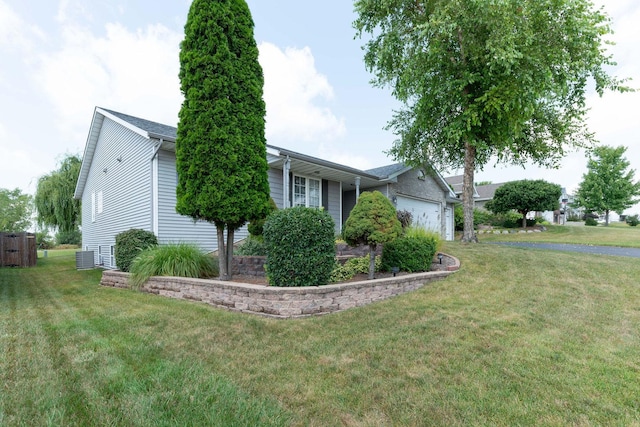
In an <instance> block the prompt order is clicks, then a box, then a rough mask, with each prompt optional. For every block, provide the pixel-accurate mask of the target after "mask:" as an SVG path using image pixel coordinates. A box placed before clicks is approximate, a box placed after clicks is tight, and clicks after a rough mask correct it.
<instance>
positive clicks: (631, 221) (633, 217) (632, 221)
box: [625, 215, 640, 227]
mask: <svg viewBox="0 0 640 427" xmlns="http://www.w3.org/2000/svg"><path fill="white" fill-rule="evenodd" d="M625 221H626V223H627V224H629V225H630V226H632V227H636V226H637V225H638V224H640V218H638V215H630V216H628V217H627V218H626V219H625Z"/></svg>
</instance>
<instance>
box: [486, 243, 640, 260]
mask: <svg viewBox="0 0 640 427" xmlns="http://www.w3.org/2000/svg"><path fill="white" fill-rule="evenodd" d="M487 244H492V245H507V246H517V247H521V248H534V249H547V250H552V251H568V252H582V253H586V254H595V255H612V256H626V257H632V258H640V248H621V247H619V246H591V245H573V244H565V243H530V242H487Z"/></svg>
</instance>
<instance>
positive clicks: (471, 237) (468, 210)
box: [462, 141, 478, 243]
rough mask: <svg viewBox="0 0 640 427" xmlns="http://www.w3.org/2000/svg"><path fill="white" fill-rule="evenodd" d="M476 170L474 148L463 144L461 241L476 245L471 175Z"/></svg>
mask: <svg viewBox="0 0 640 427" xmlns="http://www.w3.org/2000/svg"><path fill="white" fill-rule="evenodd" d="M475 169H476V148H475V147H474V146H472V145H471V144H470V143H469V142H468V141H465V143H464V178H463V181H462V210H463V212H464V228H463V231H462V241H463V242H465V243H471V242H473V243H477V242H478V237H477V236H476V232H475V230H474V229H473V204H474V201H473V174H474V172H475Z"/></svg>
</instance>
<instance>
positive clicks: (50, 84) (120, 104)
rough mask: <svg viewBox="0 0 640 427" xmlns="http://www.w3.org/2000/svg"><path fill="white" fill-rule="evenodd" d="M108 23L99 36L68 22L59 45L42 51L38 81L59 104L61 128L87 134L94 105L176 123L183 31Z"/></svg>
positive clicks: (180, 98) (152, 26) (82, 134)
mask: <svg viewBox="0 0 640 427" xmlns="http://www.w3.org/2000/svg"><path fill="white" fill-rule="evenodd" d="M105 28H106V34H105V36H104V37H97V36H95V35H94V34H93V33H91V32H90V31H88V30H86V29H83V28H80V27H77V26H67V27H65V28H64V31H63V45H62V47H61V49H59V50H57V51H56V52H53V53H49V54H43V55H42V56H41V59H40V64H39V69H38V72H37V80H38V82H39V83H40V85H41V87H42V89H43V90H44V92H45V93H46V94H47V96H48V97H49V99H50V101H51V103H52V104H53V106H54V107H55V111H56V113H57V115H58V116H59V118H60V122H59V124H60V128H61V130H62V131H63V132H64V133H65V134H66V135H72V136H74V137H75V138H78V137H80V139H82V136H85V137H86V131H87V127H88V123H89V119H90V117H91V112H92V111H93V107H95V106H96V105H98V106H101V107H105V108H112V109H115V110H120V111H122V112H124V113H129V114H132V115H137V116H141V117H145V118H148V119H150V120H157V121H160V122H162V123H166V124H169V125H175V124H176V123H177V113H178V110H179V109H180V104H181V102H182V95H181V94H180V89H179V80H178V71H179V62H178V51H179V44H180V40H181V39H182V34H178V33H176V32H174V31H171V30H169V29H167V28H166V27H164V26H162V25H150V26H148V27H147V28H145V29H139V30H137V31H135V32H132V31H129V30H128V29H126V28H125V27H123V26H122V25H120V24H107V25H106V27H105Z"/></svg>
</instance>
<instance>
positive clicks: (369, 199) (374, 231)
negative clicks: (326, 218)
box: [342, 191, 402, 279]
mask: <svg viewBox="0 0 640 427" xmlns="http://www.w3.org/2000/svg"><path fill="white" fill-rule="evenodd" d="M401 234H402V224H400V221H399V220H398V218H397V216H396V208H394V207H393V205H392V204H391V202H390V201H389V199H388V198H386V197H385V195H384V194H382V193H381V192H379V191H374V192H369V191H365V192H364V193H362V194H361V195H360V197H359V198H358V203H356V205H355V207H354V208H353V209H352V210H351V213H350V214H349V218H347V221H346V222H345V223H344V227H343V228H342V238H343V239H344V240H345V241H346V242H347V243H348V244H349V245H352V246H356V245H369V279H373V276H374V272H375V258H376V254H375V252H376V247H377V246H378V245H381V244H384V243H387V242H390V241H391V240H393V239H395V238H396V237H398V236H400V235H401Z"/></svg>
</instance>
